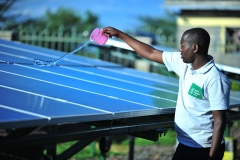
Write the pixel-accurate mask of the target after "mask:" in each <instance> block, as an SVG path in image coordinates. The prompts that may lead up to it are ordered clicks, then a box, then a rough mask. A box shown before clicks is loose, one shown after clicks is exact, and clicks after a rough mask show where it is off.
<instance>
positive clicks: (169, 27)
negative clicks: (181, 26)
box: [137, 13, 177, 44]
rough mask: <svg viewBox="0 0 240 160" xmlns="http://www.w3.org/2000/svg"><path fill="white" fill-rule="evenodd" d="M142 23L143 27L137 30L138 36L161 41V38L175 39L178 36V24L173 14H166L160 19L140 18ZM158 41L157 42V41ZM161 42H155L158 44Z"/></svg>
mask: <svg viewBox="0 0 240 160" xmlns="http://www.w3.org/2000/svg"><path fill="white" fill-rule="evenodd" d="M138 19H139V20H140V21H141V23H142V24H141V25H140V26H139V27H138V29H137V34H141V35H146V36H147V35H149V36H150V37H151V38H153V39H154V40H155V39H159V37H162V36H164V37H170V36H172V37H174V38H175V35H176V30H177V24H176V16H175V15H173V14H172V13H166V16H165V17H163V18H159V17H148V16H141V17H138ZM156 41H157V40H156ZM158 43H159V42H155V44H158Z"/></svg>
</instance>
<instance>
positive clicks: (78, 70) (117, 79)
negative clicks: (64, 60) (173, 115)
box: [59, 66, 178, 94]
mask: <svg viewBox="0 0 240 160" xmlns="http://www.w3.org/2000/svg"><path fill="white" fill-rule="evenodd" d="M59 67H61V68H67V69H70V70H74V71H77V72H83V73H86V74H91V75H95V76H99V77H104V78H108V79H112V80H116V81H121V82H126V83H130V84H134V85H138V86H142V87H147V88H151V89H156V90H161V91H164V92H169V93H173V94H178V92H173V91H169V90H166V89H162V88H158V87H152V86H148V85H144V84H140V83H136V82H131V81H127V80H123V79H119V78H114V77H109V76H106V75H101V74H97V73H93V72H88V71H84V70H80V69H76V68H71V67H65V66H59Z"/></svg>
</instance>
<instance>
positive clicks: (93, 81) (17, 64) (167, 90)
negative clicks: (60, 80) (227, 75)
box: [15, 64, 178, 102]
mask: <svg viewBox="0 0 240 160" xmlns="http://www.w3.org/2000/svg"><path fill="white" fill-rule="evenodd" d="M15 65H18V66H20V67H26V68H29V69H34V70H38V71H41V72H46V73H49V74H55V75H59V76H63V77H68V78H72V79H76V80H80V81H85V82H89V83H94V84H98V85H103V86H106V87H112V88H116V89H119V90H125V91H129V92H134V91H131V90H127V89H124V88H119V87H115V86H111V85H107V84H103V83H97V82H94V81H90V80H86V79H81V78H77V77H73V76H68V75H64V74H59V73H56V72H51V71H48V70H43V69H38V68H33V67H29V66H24V65H19V64H15ZM68 69H69V67H68ZM74 70H75V71H78V70H77V69H74ZM108 78H109V77H108ZM114 80H116V79H114ZM123 82H126V83H129V82H127V81H123ZM131 84H134V85H136V84H137V83H131ZM137 85H140V84H137ZM141 86H143V87H147V86H146V85H141ZM148 88H152V89H156V90H160V91H163V92H169V93H173V94H178V93H177V92H172V91H168V90H165V89H161V88H156V87H148ZM134 93H137V94H142V93H140V92H134ZM144 95H146V94H144ZM146 96H148V95H146ZM154 97H155V96H154ZM159 98H161V99H164V98H162V97H159ZM165 100H169V99H165ZM170 101H172V100H170ZM173 102H176V101H173Z"/></svg>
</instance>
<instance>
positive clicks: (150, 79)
mask: <svg viewBox="0 0 240 160" xmlns="http://www.w3.org/2000/svg"><path fill="white" fill-rule="evenodd" d="M98 68H99V69H102V70H107V71H109V72H115V73H118V74H123V75H126V76H132V77H135V78H141V79H146V80H149V81H154V82H162V83H166V84H168V85H172V86H176V87H178V83H170V82H166V81H162V80H161V79H157V78H153V77H150V78H149V77H143V76H139V75H136V74H129V73H126V72H121V71H116V70H111V69H108V68H104V67H98ZM149 74H150V75H154V74H151V73H149Z"/></svg>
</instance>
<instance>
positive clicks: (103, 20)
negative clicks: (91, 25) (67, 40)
mask: <svg viewBox="0 0 240 160" xmlns="http://www.w3.org/2000/svg"><path fill="white" fill-rule="evenodd" d="M163 4H164V0H100V1H99V0H18V1H17V3H15V4H14V6H13V7H14V12H18V13H21V14H22V15H24V16H28V17H40V16H42V15H44V13H45V11H46V10H47V9H50V10H51V11H52V12H54V11H56V10H57V9H58V8H59V7H64V8H69V9H73V10H74V11H76V13H77V14H80V15H84V13H85V12H86V11H87V10H88V11H91V12H92V13H94V14H95V15H97V16H98V17H99V22H100V24H101V25H103V27H105V26H112V27H115V28H118V29H120V30H128V29H129V30H132V29H134V27H136V26H138V25H139V24H140V23H139V20H138V19H137V17H138V16H151V17H163V16H164V15H165V10H164V7H163Z"/></svg>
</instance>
